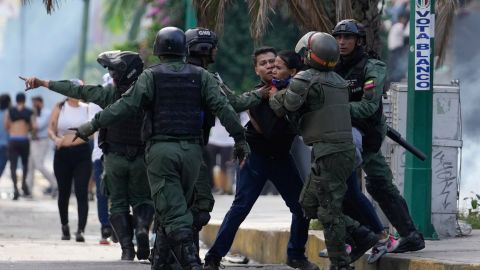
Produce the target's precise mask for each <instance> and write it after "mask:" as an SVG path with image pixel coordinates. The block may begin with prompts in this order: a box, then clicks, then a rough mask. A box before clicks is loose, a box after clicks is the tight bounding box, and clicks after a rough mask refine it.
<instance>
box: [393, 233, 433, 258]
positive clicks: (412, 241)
mask: <svg viewBox="0 0 480 270" xmlns="http://www.w3.org/2000/svg"><path fill="white" fill-rule="evenodd" d="M398 241H399V242H400V243H399V244H398V247H397V248H396V249H395V250H393V251H392V253H403V252H407V251H417V250H421V249H424V248H425V239H423V235H422V234H421V233H420V232H419V231H413V232H411V233H410V234H408V235H407V236H406V237H400V239H398Z"/></svg>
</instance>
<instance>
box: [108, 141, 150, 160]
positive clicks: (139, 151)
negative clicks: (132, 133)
mask: <svg viewBox="0 0 480 270" xmlns="http://www.w3.org/2000/svg"><path fill="white" fill-rule="evenodd" d="M106 153H107V154H110V153H111V154H116V155H119V156H125V157H127V158H128V159H135V158H136V157H138V156H141V155H143V154H145V146H144V145H121V144H111V143H109V144H108V146H107V149H106Z"/></svg>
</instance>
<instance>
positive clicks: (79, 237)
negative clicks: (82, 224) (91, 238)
mask: <svg viewBox="0 0 480 270" xmlns="http://www.w3.org/2000/svg"><path fill="white" fill-rule="evenodd" d="M75 241H77V242H85V237H84V236H83V231H81V230H78V231H77V233H76V234H75Z"/></svg>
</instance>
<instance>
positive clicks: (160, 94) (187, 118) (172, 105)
mask: <svg viewBox="0 0 480 270" xmlns="http://www.w3.org/2000/svg"><path fill="white" fill-rule="evenodd" d="M150 70H151V71H152V73H153V78H154V84H155V97H154V107H153V109H152V110H151V111H150V112H149V117H150V118H151V120H150V121H151V123H152V125H151V135H157V134H162V135H171V136H199V137H200V136H202V132H201V131H202V125H203V114H204V113H203V110H202V96H201V88H202V81H201V68H199V67H195V66H193V65H190V64H185V65H184V66H183V68H182V69H181V70H179V71H173V70H170V69H168V68H167V66H166V65H162V64H160V65H156V66H153V67H151V68H150Z"/></svg>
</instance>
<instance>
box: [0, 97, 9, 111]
mask: <svg viewBox="0 0 480 270" xmlns="http://www.w3.org/2000/svg"><path fill="white" fill-rule="evenodd" d="M10 102H11V100H10V95H8V94H2V95H0V111H4V110H6V109H8V107H10Z"/></svg>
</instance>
